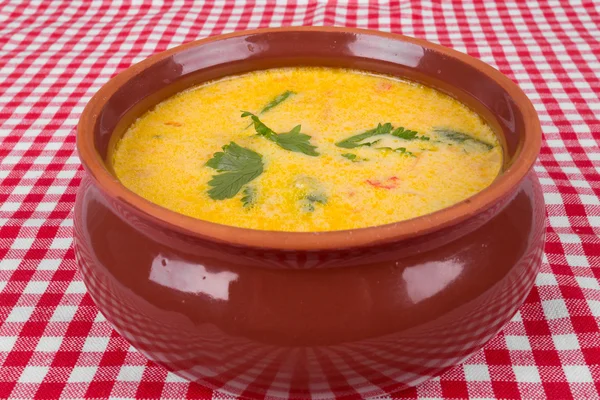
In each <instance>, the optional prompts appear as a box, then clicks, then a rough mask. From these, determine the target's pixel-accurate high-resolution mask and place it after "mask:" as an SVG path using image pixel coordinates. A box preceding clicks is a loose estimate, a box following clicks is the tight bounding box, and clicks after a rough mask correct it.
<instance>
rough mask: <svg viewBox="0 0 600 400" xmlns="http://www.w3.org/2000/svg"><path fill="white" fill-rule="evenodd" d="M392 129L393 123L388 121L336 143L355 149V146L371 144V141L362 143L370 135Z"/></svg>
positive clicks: (384, 132)
mask: <svg viewBox="0 0 600 400" xmlns="http://www.w3.org/2000/svg"><path fill="white" fill-rule="evenodd" d="M391 131H392V124H390V123H389V122H387V123H385V124H383V125H381V124H379V125H377V127H376V128H374V129H370V130H368V131H365V132H363V133H359V134H358V135H354V136H350V137H349V138H347V139H344V140H342V141H341V142H337V143H336V144H335V145H336V146H337V147H343V148H344V149H353V148H355V147H360V146H370V145H371V143H360V142H362V141H363V140H365V139H368V138H370V137H373V136H377V135H385V134H388V133H390V132H391Z"/></svg>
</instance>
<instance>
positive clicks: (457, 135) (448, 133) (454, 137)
mask: <svg viewBox="0 0 600 400" xmlns="http://www.w3.org/2000/svg"><path fill="white" fill-rule="evenodd" d="M433 131H434V132H435V133H437V134H438V135H439V136H440V137H441V138H442V139H446V140H449V141H451V142H456V143H464V142H471V143H473V144H476V145H479V146H482V147H485V148H486V149H487V150H491V149H493V148H494V145H493V144H491V143H488V142H485V141H483V140H480V139H477V138H475V137H473V136H471V135H467V134H466V133H462V132H458V131H455V130H452V129H448V128H435V129H434V130H433Z"/></svg>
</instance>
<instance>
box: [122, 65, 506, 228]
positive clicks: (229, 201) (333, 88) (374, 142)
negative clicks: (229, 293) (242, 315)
mask: <svg viewBox="0 0 600 400" xmlns="http://www.w3.org/2000/svg"><path fill="white" fill-rule="evenodd" d="M241 110H244V111H245V112H242V111H241ZM112 161H113V168H114V171H115V173H116V176H117V177H118V179H119V180H120V181H121V182H122V183H123V184H124V185H125V186H126V187H128V188H129V189H131V190H132V191H133V192H135V193H137V194H139V195H140V196H142V197H144V198H146V199H148V200H150V201H152V202H154V203H156V204H159V205H161V206H163V207H166V208H168V209H171V210H173V211H176V212H179V213H182V214H185V215H189V216H192V217H195V218H199V219H203V220H207V221H213V222H217V223H221V224H226V225H234V226H240V227H246V228H252V229H265V230H278V231H328V230H339V229H353V228H362V227H367V226H373V225H382V224H386V223H392V222H396V221H400V220H405V219H408V218H413V217H417V216H420V215H423V214H427V213H431V212H434V211H436V210H439V209H442V208H444V207H448V206H450V205H452V204H455V203H457V202H459V201H461V200H463V199H465V198H467V197H469V196H472V195H473V194H475V193H477V192H479V191H480V190H482V189H484V188H485V187H487V186H488V185H490V184H491V183H492V181H493V180H494V179H495V178H496V176H497V175H498V173H499V172H500V170H501V166H502V150H501V146H500V145H499V144H498V140H497V138H496V136H495V135H494V133H493V132H492V130H491V128H490V127H489V126H488V125H486V124H485V122H484V121H483V120H482V119H481V118H480V117H479V116H478V115H477V114H476V113H474V112H473V111H471V110H470V109H469V108H467V107H466V106H464V105H463V104H461V103H460V102H458V101H456V100H455V99H453V98H451V97H449V96H447V95H445V94H443V93H440V92H438V91H436V90H434V89H432V88H428V87H425V86H422V85H419V84H416V83H412V82H407V81H403V80H398V79H395V78H391V77H387V76H377V75H372V74H367V73H363V72H360V71H353V70H343V69H329V68H312V67H311V68H308V67H306V68H304V67H303V68H284V69H272V70H266V71H257V72H252V73H248V74H244V75H240V76H234V77H229V78H225V79H222V80H218V81H214V82H210V83H207V84H204V85H201V86H198V87H195V88H192V89H189V90H187V91H184V92H181V93H179V94H177V95H175V96H173V97H171V98H169V99H167V100H165V101H163V102H162V103H160V104H158V105H157V106H156V107H154V109H152V110H150V111H148V112H147V113H145V114H144V115H142V116H141V117H140V118H138V120H137V121H136V122H135V123H134V124H133V125H132V126H131V127H130V128H129V129H128V131H127V132H126V133H125V135H124V136H123V138H122V139H121V140H120V141H119V143H118V144H117V146H116V148H115V150H114V152H113V154H112Z"/></svg>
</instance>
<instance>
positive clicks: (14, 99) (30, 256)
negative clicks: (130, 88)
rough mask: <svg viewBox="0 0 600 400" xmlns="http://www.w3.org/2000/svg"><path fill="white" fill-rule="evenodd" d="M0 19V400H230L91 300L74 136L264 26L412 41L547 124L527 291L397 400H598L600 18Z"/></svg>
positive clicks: (25, 15) (91, 9) (511, 8)
mask: <svg viewBox="0 0 600 400" xmlns="http://www.w3.org/2000/svg"><path fill="white" fill-rule="evenodd" d="M223 3H224V2H213V1H207V2H202V3H200V2H198V4H193V2H191V1H189V2H188V1H186V2H185V3H171V2H168V1H167V2H160V3H159V2H156V3H148V2H146V3H144V4H143V5H140V4H139V2H136V3H135V4H132V3H130V2H129V1H119V2H114V3H108V2H104V3H102V2H95V3H90V2H81V4H78V3H76V2H72V1H45V0H37V1H23V2H22V3H18V2H11V1H8V2H7V1H1V2H0V183H1V186H0V398H15V399H17V398H19V399H20V398H36V399H37V398H40V399H41V398H57V397H63V398H84V397H85V398H108V397H111V398H116V397H118V398H166V399H176V398H202V399H206V398H225V397H227V396H225V395H222V394H218V393H216V392H213V391H211V390H210V389H207V388H204V387H201V386H199V385H197V384H190V383H188V382H186V381H184V380H183V379H181V378H179V377H177V376H175V375H173V374H171V373H169V372H167V371H166V370H164V369H163V368H162V367H159V366H157V365H156V364H154V363H152V362H150V361H147V360H146V359H145V358H144V357H143V356H142V355H141V354H140V353H138V352H137V351H136V350H134V349H133V348H132V347H130V346H129V344H128V343H127V342H126V341H125V340H124V339H123V338H122V337H121V336H119V334H117V333H116V332H115V331H114V330H112V328H111V327H110V325H109V324H108V322H107V321H106V320H105V319H104V318H103V317H102V315H101V314H100V313H99V312H98V309H97V308H96V306H95V305H94V304H93V302H92V301H91V299H90V297H89V295H87V294H86V290H85V287H84V285H83V283H82V280H81V277H80V276H79V274H78V273H77V272H76V265H75V256H74V252H73V248H72V234H73V220H72V210H73V204H74V200H75V191H76V189H77V186H78V185H79V183H80V181H81V178H82V168H81V166H80V163H79V160H78V158H77V154H76V152H75V135H74V131H73V128H74V127H75V125H76V123H77V119H78V117H79V115H80V113H81V111H82V109H83V107H84V106H85V104H86V102H87V101H88V100H89V99H90V97H91V96H92V95H93V94H94V92H95V91H96V90H97V89H98V88H99V87H100V86H101V85H103V84H104V83H105V82H106V81H107V80H108V79H109V78H110V77H111V76H113V75H114V74H116V73H117V72H119V71H121V70H123V69H125V68H127V67H128V66H130V65H131V64H133V63H135V62H137V61H140V60H142V59H143V58H145V57H147V56H149V55H150V54H153V53H155V52H159V51H162V50H165V49H168V48H170V47H173V46H176V45H179V44H181V43H184V42H188V41H191V40H195V39H199V38H203V37H206V36H209V35H216V34H220V33H225V32H231V31H234V30H241V29H251V28H257V27H267V26H271V27H274V26H289V25H294V26H295V25H340V26H357V27H362V28H371V29H379V30H383V31H392V32H398V33H403V34H406V35H411V36H416V37H420V38H424V39H427V40H429V41H432V42H436V43H440V44H442V45H444V46H448V47H452V48H455V49H457V50H459V51H463V52H466V53H468V54H471V55H473V56H475V57H478V58H480V59H482V60H484V61H485V62H487V63H489V64H491V65H493V66H495V67H496V68H498V69H499V70H500V71H502V72H503V73H505V74H506V75H508V76H509V77H511V78H512V79H513V80H514V81H515V82H517V83H518V84H519V85H520V86H521V88H523V90H524V91H525V92H526V93H527V95H528V96H529V98H530V99H531V100H532V102H533V104H534V105H535V108H536V110H537V111H538V113H539V116H540V119H541V122H542V128H543V132H544V143H543V148H542V151H541V155H540V158H539V162H538V163H537V164H536V166H535V171H536V172H537V174H538V176H539V178H540V180H541V183H542V185H543V189H544V193H545V200H546V204H547V213H548V218H549V224H548V227H547V244H546V248H545V256H544V262H543V265H542V267H541V272H540V274H539V275H538V277H537V281H536V285H535V287H534V289H533V291H532V292H531V294H530V295H529V296H528V298H527V300H526V302H525V304H524V305H523V307H521V309H520V311H519V313H518V314H517V315H516V316H515V317H514V318H513V319H512V321H511V322H510V323H509V324H508V325H507V326H506V327H505V328H504V330H503V331H502V333H500V334H499V335H498V336H496V337H495V338H494V339H492V340H491V341H490V342H489V343H488V345H487V346H486V347H485V348H484V349H483V350H482V351H480V352H478V353H477V354H475V355H474V356H472V357H470V358H469V359H467V360H466V361H465V362H464V363H463V364H462V365H460V366H457V367H455V368H453V369H451V370H450V371H448V372H447V373H445V374H444V375H442V376H441V377H438V378H436V379H433V380H431V381H428V382H425V383H423V384H421V385H420V386H418V387H417V388H413V389H410V390H408V391H406V392H403V393H401V394H395V395H390V396H391V397H402V398H413V399H422V398H423V399H424V398H428V399H438V398H468V397H471V398H504V399H513V398H528V399H539V398H553V399H568V398H576V399H598V398H600V333H599V331H600V327H599V324H600V236H599V235H600V200H599V196H600V148H599V145H600V119H599V118H600V117H599V116H600V2H598V1H597V0H591V1H586V0H578V1H571V2H569V1H552V0H537V1H527V2H525V1H507V2H504V1H502V2H498V3H496V4H495V3H493V2H492V1H485V2H483V1H481V2H479V1H477V2H470V1H469V2H467V1H454V2H451V1H441V0H424V1H417V0H412V1H410V0H396V1H390V2H389V3H387V2H384V1H381V2H370V3H368V2H355V1H349V2H345V1H325V0H302V1H277V2H267V3H265V2H262V1H261V2H254V1H242V2H233V1H232V2H227V3H226V4H223Z"/></svg>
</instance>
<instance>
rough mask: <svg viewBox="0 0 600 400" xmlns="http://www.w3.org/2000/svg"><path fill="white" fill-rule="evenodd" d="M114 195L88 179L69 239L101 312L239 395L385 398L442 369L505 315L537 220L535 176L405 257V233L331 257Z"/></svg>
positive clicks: (524, 286) (149, 351)
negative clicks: (496, 207) (250, 239)
mask: <svg viewBox="0 0 600 400" xmlns="http://www.w3.org/2000/svg"><path fill="white" fill-rule="evenodd" d="M115 206H116V203H114V202H110V201H109V200H107V199H106V198H105V197H104V196H103V195H102V194H101V193H100V192H99V190H98V189H97V188H96V187H95V186H94V185H93V184H91V180H89V179H88V178H86V179H85V181H84V183H83V184H82V186H81V188H80V191H79V193H78V197H77V203H76V210H75V230H76V235H75V249H76V255H77V259H78V262H79V265H80V269H81V273H82V275H83V277H84V281H85V284H86V286H87V288H88V291H89V293H90V295H91V296H92V298H93V299H94V301H95V302H96V304H97V305H98V307H99V309H100V310H101V311H102V312H103V314H104V315H105V316H106V318H107V319H108V320H109V321H110V322H111V323H112V324H113V325H114V326H115V328H116V329H117V330H118V332H120V333H121V334H122V335H123V336H124V337H125V338H126V339H127V340H129V341H130V342H131V343H132V344H133V345H134V346H135V347H136V348H137V349H139V350H140V351H142V352H143V353H144V354H145V355H146V356H147V357H149V358H150V359H152V360H154V361H156V362H158V363H160V364H162V365H164V366H166V367H167V368H169V369H171V370H172V371H174V372H176V373H178V374H180V375H182V376H184V377H186V378H188V379H191V380H195V381H197V382H199V383H201V384H203V385H207V386H209V387H213V388H220V389H224V390H227V391H229V392H231V393H235V394H238V395H244V396H249V397H262V396H265V395H269V396H274V397H279V398H287V397H288V395H289V396H290V397H295V398H306V397H307V396H308V393H309V392H310V393H311V394H312V395H313V396H316V395H319V396H325V397H327V396H328V393H330V392H332V393H334V394H336V395H338V396H341V395H360V396H371V395H382V394H385V393H386V392H389V391H391V390H396V389H403V388H406V387H408V386H411V385H415V384H418V383H420V382H422V381H424V380H426V379H428V378H430V377H432V376H435V375H437V374H440V373H441V372H443V371H444V369H446V368H448V367H450V366H452V365H454V364H456V363H457V362H459V361H461V360H462V359H464V358H465V357H467V356H468V355H470V354H472V353H473V352H474V351H476V350H478V349H480V348H481V347H482V346H483V345H484V344H485V343H486V342H487V341H488V340H489V339H490V338H492V337H493V336H494V335H495V334H497V333H498V331H499V330H500V329H501V327H502V326H503V325H504V324H505V323H506V322H507V321H508V320H509V319H510V318H511V317H512V316H513V315H514V314H515V312H516V311H517V309H518V307H519V306H520V305H521V304H522V302H523V301H524V298H525V296H526V295H527V294H528V293H529V291H530V289H531V287H532V285H533V282H534V279H535V275H536V273H537V270H538V267H539V265H540V262H541V256H542V249H543V238H544V226H545V225H544V218H545V211H544V207H543V202H542V194H541V189H540V186H539V183H538V182H537V179H536V178H535V177H534V175H533V174H532V175H531V176H530V177H528V179H526V180H525V182H523V185H522V187H521V190H520V191H519V192H518V193H517V195H516V196H514V197H513V198H512V200H511V201H510V202H509V204H508V206H506V207H504V209H502V210H501V211H500V213H498V214H497V215H495V216H492V217H491V218H490V219H488V221H487V222H486V223H484V224H483V225H482V226H480V227H479V228H478V229H476V230H475V231H472V232H468V233H466V234H464V235H461V234H460V233H456V232H454V233H451V232H449V233H448V235H452V236H453V237H458V239H456V240H454V241H450V242H449V243H447V244H445V245H442V246H439V247H438V248H436V249H435V250H431V249H430V250H428V251H425V252H422V253H421V254H419V255H413V256H408V257H407V256H406V255H405V252H404V246H403V244H402V243H391V244H387V245H384V246H381V247H379V248H377V249H371V248H365V249H362V250H360V249H357V250H355V251H352V252H347V253H339V254H337V255H335V256H332V255H331V254H329V253H326V254H324V253H320V252H315V253H307V252H283V251H264V252H260V251H254V250H252V249H244V248H238V249H233V250H232V249H227V248H223V247H221V246H220V245H215V244H214V243H212V242H210V241H207V242H202V241H195V242H194V243H193V244H190V245H187V244H186V243H182V241H181V238H178V237H169V236H166V235H165V236H159V235H157V234H156V233H155V232H153V231H152V228H151V227H150V226H147V225H145V223H144V222H143V221H141V220H139V219H137V217H135V216H134V215H132V214H128V213H127V212H126V211H125V210H123V209H117V208H115ZM465 229H468V228H465ZM186 246H187V250H188V251H183V249H185V248H186ZM270 264H276V266H280V265H281V264H284V265H285V264H287V265H289V266H290V267H296V269H295V270H291V269H282V268H269V265H270ZM340 265H341V266H344V267H340V268H335V267H336V266H340ZM257 266H258V267H257ZM328 266H329V267H332V268H326V267H328ZM288 390H291V392H290V394H288Z"/></svg>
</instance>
